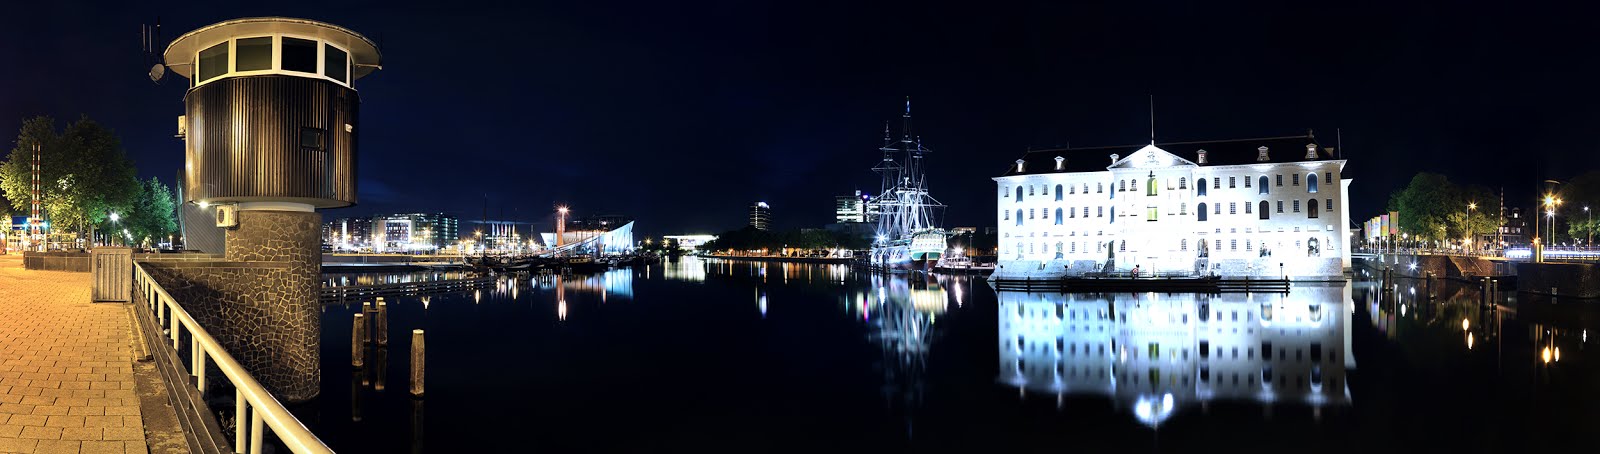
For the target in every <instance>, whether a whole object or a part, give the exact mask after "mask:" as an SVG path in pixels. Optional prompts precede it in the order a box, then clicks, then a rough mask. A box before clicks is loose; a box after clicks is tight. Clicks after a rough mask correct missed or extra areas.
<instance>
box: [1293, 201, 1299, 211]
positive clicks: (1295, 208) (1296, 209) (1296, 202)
mask: <svg viewBox="0 0 1600 454" xmlns="http://www.w3.org/2000/svg"><path fill="white" fill-rule="evenodd" d="M1294 212H1296V213H1299V212H1300V201H1299V200H1296V201H1294Z"/></svg>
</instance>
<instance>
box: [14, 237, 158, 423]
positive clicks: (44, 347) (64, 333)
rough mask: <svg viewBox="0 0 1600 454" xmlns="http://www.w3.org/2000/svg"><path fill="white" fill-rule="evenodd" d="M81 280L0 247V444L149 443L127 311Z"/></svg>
mask: <svg viewBox="0 0 1600 454" xmlns="http://www.w3.org/2000/svg"><path fill="white" fill-rule="evenodd" d="M89 289H90V280H89V273H68V272H58V271H29V270H25V269H23V267H22V263H21V260H20V257H19V256H18V255H9V256H0V452H7V453H9V452H25V453H29V452H37V453H56V452H64V453H79V452H81V453H101V452H106V453H140V454H144V453H146V452H149V451H150V450H149V449H148V446H147V445H146V441H145V437H146V435H145V425H144V422H143V419H142V418H141V408H140V399H139V396H138V395H136V394H135V379H134V373H133V364H134V360H135V358H134V351H135V350H136V349H135V348H134V344H133V342H134V340H135V339H137V338H138V336H137V335H136V334H135V332H134V329H135V328H134V325H133V322H132V320H131V318H130V312H129V310H128V307H127V305H126V304H119V303H99V304H96V303H91V302H90V301H89ZM168 411H171V410H170V407H168ZM158 451H159V450H158Z"/></svg>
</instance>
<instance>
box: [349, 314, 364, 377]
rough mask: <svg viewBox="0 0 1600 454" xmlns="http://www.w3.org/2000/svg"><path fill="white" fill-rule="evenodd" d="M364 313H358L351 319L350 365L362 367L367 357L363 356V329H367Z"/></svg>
mask: <svg viewBox="0 0 1600 454" xmlns="http://www.w3.org/2000/svg"><path fill="white" fill-rule="evenodd" d="M364 319H365V317H363V316H362V314H356V315H355V317H354V318H353V319H352V320H351V321H350V365H351V366H355V367H361V366H362V365H363V364H362V363H363V362H364V359H365V358H362V356H363V355H362V351H361V338H362V337H363V336H364V334H363V333H362V331H366V323H365V322H366V320H364Z"/></svg>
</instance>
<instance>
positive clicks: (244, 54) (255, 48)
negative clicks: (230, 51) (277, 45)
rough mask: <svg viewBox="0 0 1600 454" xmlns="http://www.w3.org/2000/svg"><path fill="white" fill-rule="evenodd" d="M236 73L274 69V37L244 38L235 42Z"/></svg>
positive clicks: (234, 63)
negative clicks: (236, 55)
mask: <svg viewBox="0 0 1600 454" xmlns="http://www.w3.org/2000/svg"><path fill="white" fill-rule="evenodd" d="M233 47H234V53H236V54H238V58H236V59H234V62H233V65H234V68H233V69H234V71H262V70H268V69H272V37H271V36H263V37H260V38H244V39H240V40H239V41H237V42H235V43H234V45H233Z"/></svg>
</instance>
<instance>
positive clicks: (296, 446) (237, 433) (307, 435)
mask: <svg viewBox="0 0 1600 454" xmlns="http://www.w3.org/2000/svg"><path fill="white" fill-rule="evenodd" d="M133 274H134V276H133V280H134V284H135V287H134V288H135V290H136V291H139V292H143V296H144V297H145V302H146V303H147V304H148V305H149V310H151V311H154V312H155V315H156V319H157V321H158V323H159V326H160V327H163V328H166V329H167V333H166V336H167V337H168V338H170V339H172V348H173V349H174V350H177V349H178V339H179V337H178V335H179V332H180V331H179V330H180V328H181V329H183V330H187V331H188V332H189V342H190V344H189V371H190V373H189V374H190V375H191V376H193V377H195V383H194V386H195V387H196V388H197V389H199V390H200V392H201V393H202V394H203V393H205V391H206V363H207V361H208V360H209V361H210V362H212V363H214V364H215V365H216V367H217V370H220V371H222V376H223V377H226V378H227V379H228V381H229V382H230V383H232V384H233V388H234V415H235V416H234V424H233V425H234V445H233V452H235V453H237V454H244V453H245V452H249V453H250V454H261V446H262V445H263V444H264V442H263V439H264V437H265V435H266V432H264V431H263V430H262V429H263V427H262V426H263V425H265V426H266V427H267V428H271V429H272V433H273V434H276V435H277V437H278V439H279V440H280V441H282V442H283V444H284V445H285V446H288V448H289V450H290V451H291V452H295V453H332V452H333V450H332V449H329V448H328V445H326V444H323V443H322V440H321V439H318V438H317V436H316V435H314V434H312V433H311V429H307V428H306V426H305V424H302V423H301V422H300V420H299V419H296V418H295V417H294V414H293V413H290V412H289V409H288V408H285V407H284V406H283V404H282V403H280V402H278V399H277V398H274V397H272V394H271V393H268V392H267V389H266V388H264V387H262V386H261V383H259V382H257V381H256V379H255V377H251V376H250V373H249V372H247V371H245V369H244V366H241V365H239V362H238V361H236V360H234V359H233V355H230V354H228V351H227V350H223V349H222V345H221V344H218V343H217V340H216V339H215V338H213V337H211V333H208V332H206V330H205V328H202V327H201V326H200V324H199V323H197V322H195V320H194V317H190V316H189V313H188V312H186V311H184V310H183V307H182V306H180V305H179V304H178V301H177V300H176V299H173V298H172V295H170V294H168V293H167V291H166V290H165V289H163V288H161V285H160V284H158V283H156V281H155V280H154V279H151V278H150V274H149V273H148V272H146V271H145V269H144V266H142V265H140V264H138V263H137V262H135V263H134V265H133ZM247 410H248V411H249V412H250V413H249V414H250V427H249V431H248V432H246V429H245V425H244V415H245V412H246V411H247ZM246 435H249V440H248V442H249V443H248V444H246V439H245V436H246ZM246 447H248V448H249V449H248V451H247V450H246V449H245V448H246Z"/></svg>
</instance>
